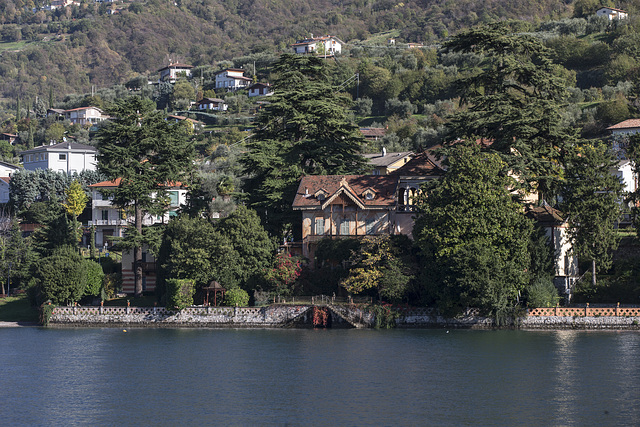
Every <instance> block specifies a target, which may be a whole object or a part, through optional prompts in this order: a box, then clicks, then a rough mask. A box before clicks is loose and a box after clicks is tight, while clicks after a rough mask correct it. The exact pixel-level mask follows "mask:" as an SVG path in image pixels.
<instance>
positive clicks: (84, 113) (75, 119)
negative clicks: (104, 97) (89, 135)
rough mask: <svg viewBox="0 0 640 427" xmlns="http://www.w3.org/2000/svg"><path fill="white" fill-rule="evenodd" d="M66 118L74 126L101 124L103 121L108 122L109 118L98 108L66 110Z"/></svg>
mask: <svg viewBox="0 0 640 427" xmlns="http://www.w3.org/2000/svg"><path fill="white" fill-rule="evenodd" d="M64 118H65V120H69V121H70V122H71V123H73V124H76V125H80V126H85V125H95V124H97V123H100V122H101V121H103V120H107V119H108V118H109V116H107V115H106V114H104V112H103V111H102V110H101V109H99V108H98V107H80V108H73V109H71V110H64Z"/></svg>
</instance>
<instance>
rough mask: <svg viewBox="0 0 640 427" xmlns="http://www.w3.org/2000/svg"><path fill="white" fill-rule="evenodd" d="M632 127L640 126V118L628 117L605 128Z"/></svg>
mask: <svg viewBox="0 0 640 427" xmlns="http://www.w3.org/2000/svg"><path fill="white" fill-rule="evenodd" d="M632 128H640V119H628V120H625V121H623V122H620V123H618V124H615V125H613V126H609V127H608V128H607V130H614V129H632Z"/></svg>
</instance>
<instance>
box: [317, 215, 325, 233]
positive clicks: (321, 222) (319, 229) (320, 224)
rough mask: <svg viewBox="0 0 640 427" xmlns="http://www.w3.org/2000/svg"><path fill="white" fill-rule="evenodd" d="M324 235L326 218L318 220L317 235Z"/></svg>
mask: <svg viewBox="0 0 640 427" xmlns="http://www.w3.org/2000/svg"><path fill="white" fill-rule="evenodd" d="M323 234H324V218H316V235H317V236H322V235H323Z"/></svg>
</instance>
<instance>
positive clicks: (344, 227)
mask: <svg viewBox="0 0 640 427" xmlns="http://www.w3.org/2000/svg"><path fill="white" fill-rule="evenodd" d="M350 228H351V221H349V220H348V219H343V220H342V221H341V222H340V235H342V236H348V235H349V229H350Z"/></svg>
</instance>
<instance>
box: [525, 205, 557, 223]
mask: <svg viewBox="0 0 640 427" xmlns="http://www.w3.org/2000/svg"><path fill="white" fill-rule="evenodd" d="M527 216H529V217H530V218H532V219H533V220H535V221H536V222H539V223H541V224H554V225H560V224H563V223H564V222H565V220H564V219H563V216H564V214H563V213H562V212H560V211H559V210H557V209H555V208H552V207H551V206H549V205H543V206H536V207H531V208H529V209H527Z"/></svg>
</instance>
